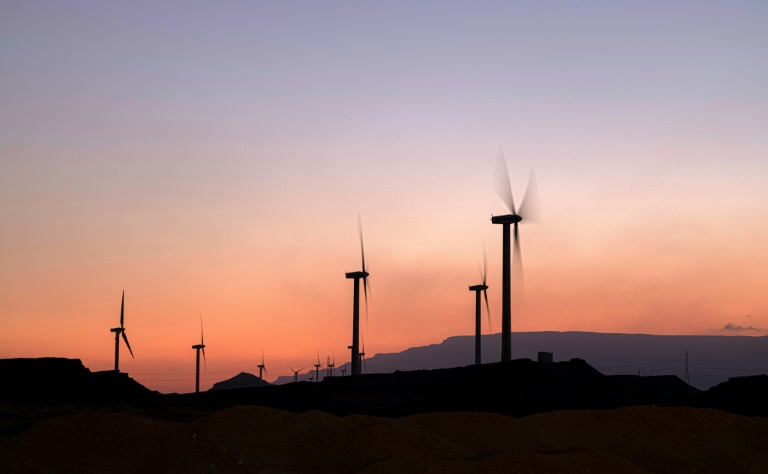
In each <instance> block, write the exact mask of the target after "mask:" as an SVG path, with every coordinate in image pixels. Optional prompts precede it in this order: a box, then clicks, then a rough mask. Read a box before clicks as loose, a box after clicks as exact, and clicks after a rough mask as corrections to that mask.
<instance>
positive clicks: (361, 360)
mask: <svg viewBox="0 0 768 474" xmlns="http://www.w3.org/2000/svg"><path fill="white" fill-rule="evenodd" d="M360 362H361V366H362V367H363V368H364V370H365V371H366V372H368V366H367V365H366V364H365V338H363V350H362V351H361V352H360Z"/></svg>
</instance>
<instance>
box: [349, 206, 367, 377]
mask: <svg viewBox="0 0 768 474" xmlns="http://www.w3.org/2000/svg"><path fill="white" fill-rule="evenodd" d="M357 223H358V228H359V230H360V255H361V256H362V260H363V269H362V271H359V272H347V273H346V274H345V275H346V277H347V278H352V279H354V280H355V297H354V303H353V306H352V345H351V346H348V349H351V350H352V357H351V359H350V360H351V365H352V375H359V374H360V342H359V340H360V279H361V278H362V279H363V292H364V293H365V314H366V317H367V315H368V272H366V271H365V248H364V246H363V224H362V222H361V221H360V218H359V216H358V221H357Z"/></svg>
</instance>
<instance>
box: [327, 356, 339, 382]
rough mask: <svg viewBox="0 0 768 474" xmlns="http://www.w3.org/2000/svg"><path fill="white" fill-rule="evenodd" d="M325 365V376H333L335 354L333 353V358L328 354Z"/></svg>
mask: <svg viewBox="0 0 768 474" xmlns="http://www.w3.org/2000/svg"><path fill="white" fill-rule="evenodd" d="M325 366H326V376H327V377H333V368H334V367H336V356H335V355H334V356H333V359H331V356H328V359H327V361H326V363H325Z"/></svg>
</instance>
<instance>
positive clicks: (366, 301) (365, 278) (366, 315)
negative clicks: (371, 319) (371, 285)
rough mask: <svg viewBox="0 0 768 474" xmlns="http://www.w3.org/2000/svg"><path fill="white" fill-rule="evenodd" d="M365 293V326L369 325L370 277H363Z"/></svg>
mask: <svg viewBox="0 0 768 474" xmlns="http://www.w3.org/2000/svg"><path fill="white" fill-rule="evenodd" d="M363 294H364V296H365V327H368V277H363Z"/></svg>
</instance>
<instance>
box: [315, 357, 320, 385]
mask: <svg viewBox="0 0 768 474" xmlns="http://www.w3.org/2000/svg"><path fill="white" fill-rule="evenodd" d="M315 381H316V382H319V381H320V352H318V353H317V364H315Z"/></svg>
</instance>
